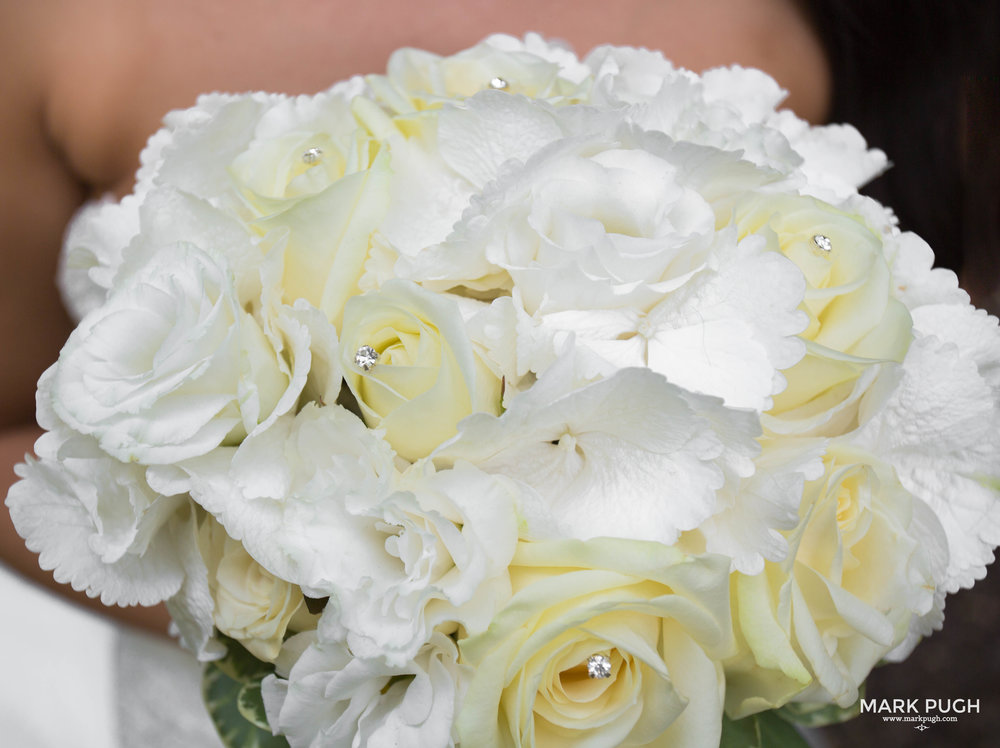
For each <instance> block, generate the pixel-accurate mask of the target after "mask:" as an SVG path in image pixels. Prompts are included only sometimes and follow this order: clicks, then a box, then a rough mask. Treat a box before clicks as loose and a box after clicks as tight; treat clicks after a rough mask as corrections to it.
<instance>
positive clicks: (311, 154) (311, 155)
mask: <svg viewBox="0 0 1000 748" xmlns="http://www.w3.org/2000/svg"><path fill="white" fill-rule="evenodd" d="M321 158H323V149H322V148H310V149H309V150H308V151H306V152H305V153H303V154H302V162H303V163H306V164H310V165H311V164H315V163H316V162H317V161H319V160H320V159H321Z"/></svg>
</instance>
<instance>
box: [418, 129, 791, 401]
mask: <svg viewBox="0 0 1000 748" xmlns="http://www.w3.org/2000/svg"><path fill="white" fill-rule="evenodd" d="M759 179H760V173H759V172H758V170H757V169H756V168H754V167H753V166H751V165H750V164H748V163H746V162H742V161H740V160H739V159H738V158H736V157H735V156H733V155H731V154H726V153H724V152H722V151H719V150H715V149H701V148H690V147H684V146H683V145H680V144H675V143H672V142H671V141H669V140H667V139H666V138H663V137H662V136H656V135H654V134H650V133H642V132H638V131H636V130H634V129H630V128H628V127H622V128H618V129H616V130H614V131H613V132H612V133H608V134H606V135H602V136H598V137H587V138H568V139H565V140H562V141H558V142H556V143H554V144H552V145H551V146H549V147H548V148H544V149H542V151H540V152H539V153H538V154H537V155H536V156H535V157H533V158H531V159H529V160H528V162H527V163H526V164H525V166H524V168H522V169H509V170H508V171H507V173H506V174H505V175H503V176H502V177H501V178H500V179H498V180H497V181H496V182H494V183H492V184H491V185H490V186H489V187H488V188H487V189H486V190H485V191H484V192H483V194H482V195H481V197H480V198H479V199H477V201H476V202H474V203H473V206H472V208H471V209H470V210H469V211H467V213H466V214H465V216H464V217H463V219H462V222H461V223H460V224H458V225H457V226H456V229H455V232H454V233H453V235H452V237H451V238H450V239H449V240H448V241H447V242H445V243H444V244H442V245H440V246H438V247H433V248H430V249H428V250H427V251H426V252H425V253H423V254H422V255H421V256H419V257H417V258H416V260H415V261H414V265H416V266H417V268H418V269H420V270H422V272H423V277H424V278H429V279H430V280H431V281H432V283H433V285H434V286H435V287H442V286H448V285H453V286H466V287H469V288H472V289H476V290H478V291H488V292H491V293H493V294H497V293H500V292H502V291H503V290H504V289H512V292H511V293H512V297H511V302H509V303H512V304H513V305H514V307H515V310H516V312H517V316H518V327H517V338H518V339H517V354H518V361H517V367H518V368H517V371H516V372H515V373H516V376H517V377H521V376H524V375H525V374H527V373H528V372H534V373H536V374H540V373H542V372H543V371H544V370H545V369H546V368H547V367H548V366H549V365H551V363H552V361H553V360H554V359H555V357H556V349H557V348H558V347H559V346H560V344H561V341H563V340H565V339H567V338H568V337H569V335H570V334H572V335H573V339H574V341H575V344H576V346H577V348H578V350H579V351H580V352H581V353H584V354H586V356H585V359H584V361H585V363H586V368H585V371H586V373H587V376H589V377H590V378H595V377H597V376H608V375H610V374H611V373H613V372H614V371H615V370H617V369H619V368H621V367H624V366H648V367H649V368H651V369H653V370H654V371H657V372H659V373H661V374H663V375H665V376H666V377H667V378H668V379H669V380H670V381H671V382H673V383H675V384H678V385H680V386H682V387H685V388H687V389H690V390H695V391H699V392H704V393H706V394H711V395H716V396H719V397H722V398H724V399H725V400H726V404H727V405H732V406H735V407H748V408H764V407H766V406H767V405H769V403H770V399H769V398H770V395H771V394H772V392H774V391H775V390H777V389H780V387H781V386H782V384H783V380H782V379H781V377H780V375H778V374H777V369H778V368H784V367H787V366H790V365H792V364H793V363H794V362H795V361H797V360H798V359H799V358H800V357H801V355H802V350H801V348H802V346H801V343H799V342H798V341H796V340H795V339H794V338H790V337H789V336H791V335H793V334H794V333H795V332H798V331H799V330H801V329H802V326H803V325H804V322H805V320H804V319H802V317H801V315H800V314H799V313H798V312H797V311H796V306H797V305H798V303H799V301H800V300H801V292H802V281H801V277H800V275H799V273H798V272H797V270H796V269H795V268H794V267H793V266H792V265H791V263H789V262H787V261H786V260H785V259H784V258H781V257H779V256H776V255H775V254H774V253H771V252H765V251H764V249H763V241H762V240H757V241H751V242H748V243H743V244H742V245H740V246H734V245H736V243H737V240H736V236H735V233H734V232H731V231H730V232H723V233H718V234H717V233H716V230H715V228H716V219H715V212H714V210H713V203H714V202H715V201H716V200H720V199H725V197H726V196H727V195H728V193H729V192H730V191H731V190H733V189H743V188H745V187H746V186H747V185H755V184H757V183H758V180H759ZM703 193H704V194H703ZM420 263H422V265H421V264H420ZM760 284H767V285H768V286H769V303H768V304H766V305H762V304H760V303H759V299H758V298H757V295H756V294H755V287H756V286H758V285H760ZM503 303H507V302H503Z"/></svg>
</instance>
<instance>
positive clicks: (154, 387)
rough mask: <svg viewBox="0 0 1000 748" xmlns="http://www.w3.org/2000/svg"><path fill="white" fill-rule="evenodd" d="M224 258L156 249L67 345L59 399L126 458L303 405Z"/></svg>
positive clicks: (166, 457) (210, 443) (189, 453)
mask: <svg viewBox="0 0 1000 748" xmlns="http://www.w3.org/2000/svg"><path fill="white" fill-rule="evenodd" d="M292 373H293V372H292V371H291V370H290V368H289V366H288V363H287V362H286V361H285V359H284V357H283V356H281V355H279V354H278V353H277V352H276V351H275V348H274V346H273V344H272V342H271V340H270V339H269V338H268V337H267V335H266V334H265V332H264V330H263V329H262V327H261V325H260V324H259V323H258V322H257V320H256V319H255V318H254V317H253V316H251V315H250V314H248V313H247V312H246V311H244V309H243V308H242V306H241V304H240V300H239V298H238V295H237V292H236V289H235V287H234V280H233V277H232V273H231V272H230V270H229V269H228V268H227V266H226V265H225V263H224V262H223V261H221V260H219V259H218V258H216V257H214V256H212V255H209V254H208V253H206V252H203V251H202V250H200V249H198V248H196V247H194V246H193V245H184V244H180V245H177V246H176V247H175V248H173V249H172V251H163V252H160V253H158V254H156V255H155V256H154V257H153V258H152V259H151V260H150V261H149V263H148V264H147V265H145V266H144V267H143V268H141V269H140V270H139V271H137V272H136V273H135V274H134V275H133V276H131V277H130V278H129V279H128V281H127V282H126V283H125V284H124V285H123V287H122V288H120V289H119V290H118V291H117V292H116V293H114V294H113V295H112V296H111V297H110V298H109V299H108V301H107V303H105V304H104V305H103V306H102V307H100V308H99V309H97V310H95V311H94V312H92V313H91V314H90V315H88V316H87V317H85V318H84V319H83V321H82V322H81V323H80V325H79V327H77V328H76V330H74V331H73V334H72V335H70V337H69V340H68V341H67V342H66V345H65V346H64V347H63V350H62V352H61V353H60V356H59V362H58V363H57V364H56V368H55V373H54V376H53V384H52V407H53V409H54V410H55V412H56V414H57V415H58V416H59V417H60V418H61V419H62V420H63V421H65V422H66V423H67V424H68V425H69V426H71V427H72V428H73V429H75V430H76V431H79V432H80V433H83V434H89V435H92V436H94V437H95V438H96V439H97V440H98V442H99V443H100V446H101V448H102V449H103V450H104V451H105V452H107V453H108V454H110V455H112V456H113V457H116V458H117V459H119V460H121V461H122V462H140V463H143V464H147V465H151V464H166V463H170V462H174V461H177V460H182V459H186V458H189V457H195V456H198V455H202V454H205V453H207V452H209V451H211V450H212V449H214V448H215V447H217V446H219V445H220V444H223V443H238V442H239V441H240V440H241V439H242V438H243V437H245V436H246V435H247V434H248V433H250V432H251V431H253V430H254V429H255V428H256V427H257V426H258V424H260V423H262V422H265V421H268V420H270V419H272V417H277V415H280V414H281V413H282V412H285V411H287V410H288V409H289V408H291V407H293V406H294V405H295V403H296V400H297V398H298V394H299V392H300V391H301V389H302V386H303V383H304V377H296V376H292Z"/></svg>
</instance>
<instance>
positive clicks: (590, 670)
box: [587, 654, 611, 678]
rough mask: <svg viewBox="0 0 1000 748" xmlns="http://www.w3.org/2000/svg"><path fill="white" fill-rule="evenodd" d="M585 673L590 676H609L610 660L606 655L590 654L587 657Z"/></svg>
mask: <svg viewBox="0 0 1000 748" xmlns="http://www.w3.org/2000/svg"><path fill="white" fill-rule="evenodd" d="M587 675H589V676H590V677H591V678H610V677H611V660H610V659H609V658H608V656H607V655H599V654H598V655H591V656H590V657H588V658H587Z"/></svg>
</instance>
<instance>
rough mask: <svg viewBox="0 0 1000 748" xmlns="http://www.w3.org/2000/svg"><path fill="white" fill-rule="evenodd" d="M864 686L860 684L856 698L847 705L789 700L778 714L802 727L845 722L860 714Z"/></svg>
mask: <svg viewBox="0 0 1000 748" xmlns="http://www.w3.org/2000/svg"><path fill="white" fill-rule="evenodd" d="M864 695H865V687H864V684H862V685H861V689H860V695H859V696H858V700H857V701H855V702H854V703H853V704H851V705H850V706H849V707H840V706H837V705H836V704H799V703H795V702H790V703H788V704H785V705H784V706H783V707H781V709H779V710H778V715H779V716H780V717H782V718H783V719H786V720H788V721H789V722H792V723H793V724H796V725H802V726H803V727H823V726H825V725H836V724H839V723H841V722H847V720H849V719H854V718H855V717H857V716H858V715H859V714H861V699H863V698H864Z"/></svg>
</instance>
